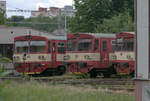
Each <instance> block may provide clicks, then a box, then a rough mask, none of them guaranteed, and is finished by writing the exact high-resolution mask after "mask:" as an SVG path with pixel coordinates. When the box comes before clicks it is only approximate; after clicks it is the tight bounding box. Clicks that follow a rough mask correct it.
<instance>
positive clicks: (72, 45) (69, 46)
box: [67, 41, 76, 51]
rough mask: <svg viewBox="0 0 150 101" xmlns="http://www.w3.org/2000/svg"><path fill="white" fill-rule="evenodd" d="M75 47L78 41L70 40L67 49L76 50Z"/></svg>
mask: <svg viewBox="0 0 150 101" xmlns="http://www.w3.org/2000/svg"><path fill="white" fill-rule="evenodd" d="M75 49H76V41H68V42H67V51H75Z"/></svg>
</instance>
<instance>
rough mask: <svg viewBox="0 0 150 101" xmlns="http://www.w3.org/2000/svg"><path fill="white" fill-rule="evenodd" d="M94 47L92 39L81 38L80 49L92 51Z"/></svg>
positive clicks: (79, 41)
mask: <svg viewBox="0 0 150 101" xmlns="http://www.w3.org/2000/svg"><path fill="white" fill-rule="evenodd" d="M91 47H92V39H79V40H78V51H90V50H91Z"/></svg>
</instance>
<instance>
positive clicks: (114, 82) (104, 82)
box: [0, 77, 134, 92]
mask: <svg viewBox="0 0 150 101" xmlns="http://www.w3.org/2000/svg"><path fill="white" fill-rule="evenodd" d="M6 80H11V81H16V82H19V83H22V82H28V81H36V82H39V83H42V82H45V83H49V84H51V85H62V84H63V85H71V86H85V85H89V86H92V87H93V88H96V89H97V87H102V88H106V89H109V90H113V91H117V90H126V91H129V92H133V91H134V81H133V80H132V79H118V78H107V79H103V78H96V79H90V78H84V79H83V78H80V77H79V78H78V77H76V78H75V77H24V78H22V77H0V81H6Z"/></svg>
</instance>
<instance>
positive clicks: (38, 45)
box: [30, 41, 46, 52]
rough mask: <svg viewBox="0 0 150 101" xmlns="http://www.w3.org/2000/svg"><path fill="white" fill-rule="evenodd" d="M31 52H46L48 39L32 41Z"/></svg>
mask: <svg viewBox="0 0 150 101" xmlns="http://www.w3.org/2000/svg"><path fill="white" fill-rule="evenodd" d="M30 52H46V41H30Z"/></svg>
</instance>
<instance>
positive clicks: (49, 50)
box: [48, 41, 51, 53]
mask: <svg viewBox="0 0 150 101" xmlns="http://www.w3.org/2000/svg"><path fill="white" fill-rule="evenodd" d="M50 45H51V44H50V41H48V52H49V53H50V52H51V49H50Z"/></svg>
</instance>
